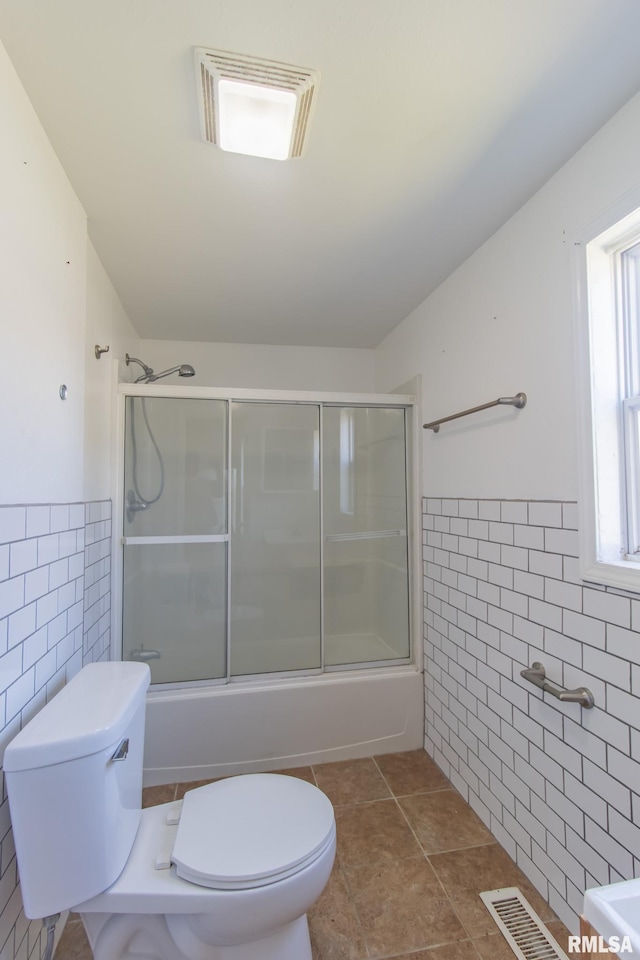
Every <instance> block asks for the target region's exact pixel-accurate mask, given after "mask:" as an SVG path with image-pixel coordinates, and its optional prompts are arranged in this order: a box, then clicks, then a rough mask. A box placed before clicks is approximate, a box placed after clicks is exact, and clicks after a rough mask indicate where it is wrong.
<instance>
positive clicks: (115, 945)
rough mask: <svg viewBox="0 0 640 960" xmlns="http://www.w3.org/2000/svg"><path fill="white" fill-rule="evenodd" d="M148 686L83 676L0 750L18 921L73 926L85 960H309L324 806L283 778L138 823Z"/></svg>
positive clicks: (244, 782)
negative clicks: (64, 921) (73, 922)
mask: <svg viewBox="0 0 640 960" xmlns="http://www.w3.org/2000/svg"><path fill="white" fill-rule="evenodd" d="M148 675H149V668H148V666H147V665H146V664H142V663H133V662H132V663H126V664H124V663H113V664H92V665H90V666H88V667H85V668H84V670H82V671H81V672H80V673H79V674H78V675H77V676H76V677H75V678H74V679H73V680H72V681H71V682H70V683H69V684H68V685H67V686H66V687H65V688H64V689H63V690H62V691H61V692H60V694H58V696H57V697H55V698H54V699H53V700H52V701H50V703H49V704H47V706H46V707H44V708H43V710H42V711H41V712H40V713H39V714H38V715H36V717H35V718H34V719H33V720H32V721H31V722H30V724H28V725H27V726H26V727H25V728H24V729H23V730H22V731H21V733H20V734H18V736H17V737H16V738H15V740H14V741H12V743H11V744H10V745H9V747H8V748H7V751H6V753H5V773H6V778H7V789H8V793H9V803H10V808H11V814H12V821H13V827H14V835H15V841H16V850H17V856H18V866H19V869H20V877H21V884H22V889H23V900H24V905H25V912H26V914H27V916H28V917H33V918H35V917H41V916H49V915H51V914H54V913H57V912H60V911H62V910H66V909H69V908H70V909H73V910H75V911H77V912H78V913H80V915H81V917H82V919H83V922H84V925H85V928H86V930H87V934H88V937H89V941H90V943H91V947H92V950H93V953H94V957H95V960H125V958H130V960H139V958H141V957H144V958H145V960H148V958H154V960H311V947H310V941H309V932H308V926H307V919H306V913H307V911H308V909H309V907H310V906H311V905H312V904H313V903H314V901H315V900H316V899H317V898H318V897H319V896H320V894H321V893H322V890H323V889H324V886H325V884H326V883H327V880H328V879H329V875H330V873H331V869H332V866H333V861H334V858H335V844H336V833H335V820H334V815H333V808H332V806H331V803H330V802H329V800H328V799H327V797H326V796H325V795H324V794H323V793H322V792H321V791H320V790H318V788H317V787H315V786H313V785H312V784H310V783H307V782H306V781H304V780H301V779H298V778H296V777H289V776H283V775H279V774H250V775H246V776H238V777H231V778H228V779H226V780H220V781H218V782H215V783H211V784H207V785H205V786H202V787H198V788H196V789H194V790H191V791H188V792H187V793H186V795H185V798H184V800H183V801H178V802H175V803H168V804H162V805H159V806H156V807H149V808H146V809H144V810H142V809H141V806H140V798H141V784H142V737H143V733H144V694H145V691H146V688H147V686H148V682H149V681H148ZM57 701H61V702H57ZM49 708H51V709H49ZM43 715H44V716H43Z"/></svg>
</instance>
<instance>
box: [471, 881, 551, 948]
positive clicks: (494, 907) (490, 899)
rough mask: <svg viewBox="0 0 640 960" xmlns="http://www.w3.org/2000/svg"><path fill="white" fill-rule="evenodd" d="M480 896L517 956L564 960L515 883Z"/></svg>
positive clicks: (549, 934) (487, 891)
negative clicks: (514, 885)
mask: <svg viewBox="0 0 640 960" xmlns="http://www.w3.org/2000/svg"><path fill="white" fill-rule="evenodd" d="M480 896H481V898H482V901H483V903H484V905H485V907H486V908H487V910H488V911H489V913H490V914H491V916H492V917H493V919H494V920H495V922H496V924H497V926H498V928H499V929H500V932H501V933H502V935H503V936H504V938H505V940H506V941H507V943H508V944H509V946H510V947H511V949H512V950H513V952H514V954H515V955H516V957H519V960H568V957H567V955H566V953H565V952H564V950H562V948H561V947H560V945H559V944H558V942H557V940H555V939H554V937H552V936H551V933H550V932H549V931H548V930H547V928H546V927H545V925H544V923H543V922H542V920H541V919H540V917H539V916H538V915H537V913H536V912H535V911H534V909H533V908H532V906H531V904H530V903H528V902H527V900H525V898H524V897H523V895H522V893H521V891H520V890H518V888H517V887H504V888H503V889H501V890H500V889H499V890H486V891H484V892H483V893H481V894H480Z"/></svg>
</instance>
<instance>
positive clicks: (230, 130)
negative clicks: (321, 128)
mask: <svg viewBox="0 0 640 960" xmlns="http://www.w3.org/2000/svg"><path fill="white" fill-rule="evenodd" d="M196 69H197V75H198V88H199V92H200V104H201V119H202V136H203V139H204V140H206V141H207V142H208V143H214V144H216V146H218V147H220V148H221V149H222V150H230V151H232V152H234V153H245V154H249V155H251V156H256V157H266V158H269V159H273V160H286V159H288V158H289V157H299V156H301V154H302V151H303V148H304V142H305V136H306V132H307V128H308V123H309V117H310V114H311V107H312V105H313V100H314V93H315V90H316V89H317V85H318V80H319V76H318V73H317V72H316V71H314V70H307V69H305V68H304V67H296V66H294V65H292V64H288V63H278V62H277V61H275V60H258V59H256V58H255V57H245V56H241V55H239V54H233V53H227V52H225V51H223V50H207V49H205V48H204V47H197V48H196Z"/></svg>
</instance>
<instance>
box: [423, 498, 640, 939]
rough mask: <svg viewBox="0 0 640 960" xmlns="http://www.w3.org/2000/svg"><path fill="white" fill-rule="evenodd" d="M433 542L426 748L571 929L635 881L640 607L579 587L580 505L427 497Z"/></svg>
mask: <svg viewBox="0 0 640 960" xmlns="http://www.w3.org/2000/svg"><path fill="white" fill-rule="evenodd" d="M423 531H424V532H423V543H424V548H423V549H424V571H425V576H424V622H425V670H426V675H425V686H426V739H425V746H426V749H427V751H428V752H429V753H430V754H431V755H432V756H433V757H434V758H435V759H436V760H437V762H438V763H439V764H440V766H441V767H442V768H443V770H444V771H445V772H446V773H447V775H448V776H449V777H450V779H451V781H452V782H453V784H454V785H455V786H456V788H457V789H458V790H459V791H460V792H461V793H462V794H463V796H464V797H465V798H466V799H467V800H468V802H469V803H470V805H471V806H472V807H473V808H474V809H475V810H476V812H477V813H478V815H479V816H480V817H481V818H482V819H483V821H484V822H485V823H486V824H487V826H488V827H489V828H490V829H491V831H492V832H493V834H494V835H495V837H496V838H497V839H498V841H499V842H500V843H501V844H502V845H503V846H504V847H505V849H506V850H507V851H508V852H509V853H510V854H511V856H512V857H513V858H514V859H515V860H516V861H517V863H518V864H519V866H520V867H521V868H522V869H523V870H524V872H525V873H526V874H527V876H528V877H529V878H530V879H531V881H532V882H533V883H534V885H535V886H536V887H537V888H538V889H539V890H540V892H541V893H542V894H543V896H545V897H546V898H547V899H548V901H549V903H550V904H551V906H552V907H553V909H554V910H555V911H556V913H557V914H558V915H559V916H560V917H561V918H562V919H563V920H564V921H565V923H566V924H567V925H568V926H570V927H571V928H572V930H574V931H575V932H577V916H578V914H579V912H580V910H581V906H582V896H583V892H584V890H585V888H586V887H588V886H595V885H600V884H606V883H613V882H616V881H618V880H621V879H627V878H629V877H632V876H638V875H640V670H639V669H638V664H640V632H638V631H640V600H638V599H637V598H635V596H634V595H632V594H624V593H622V592H621V591H615V592H614V591H609V590H605V589H604V588H602V587H598V586H597V585H587V584H583V583H582V582H580V580H579V577H578V574H577V562H576V557H577V540H578V536H577V511H576V507H575V504H573V503H559V502H525V501H499V500H451V499H436V498H433V499H432V498H430V499H425V500H424V502H423ZM535 660H539V661H541V662H542V663H543V664H544V665H545V668H546V670H547V675H548V676H549V679H551V680H552V681H554V682H556V683H558V684H560V685H562V686H566V687H576V686H583V685H584V686H587V687H589V688H590V689H591V690H592V692H593V693H594V696H595V698H596V706H595V708H594V709H592V710H583V709H582V708H581V707H580V706H578V705H575V704H563V703H561V702H560V701H559V700H557V699H555V698H553V697H551V696H549V695H548V694H543V693H542V692H541V691H540V690H538V689H536V688H535V687H534V686H532V685H531V684H529V683H527V682H526V681H524V680H523V679H522V677H521V676H520V671H521V670H522V669H523V667H525V666H526V665H528V664H531V663H533V661H535Z"/></svg>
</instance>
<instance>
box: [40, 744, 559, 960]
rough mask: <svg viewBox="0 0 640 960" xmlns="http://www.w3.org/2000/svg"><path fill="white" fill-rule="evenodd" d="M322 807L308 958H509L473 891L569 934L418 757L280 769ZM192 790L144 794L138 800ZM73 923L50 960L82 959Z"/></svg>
mask: <svg viewBox="0 0 640 960" xmlns="http://www.w3.org/2000/svg"><path fill="white" fill-rule="evenodd" d="M279 772H283V773H288V774H290V775H292V776H297V777H302V778H303V779H305V780H309V781H310V782H311V783H316V784H317V785H318V786H319V787H320V789H321V790H324V792H325V793H326V794H327V796H328V797H329V799H330V800H331V801H332V803H333V805H334V807H335V812H336V822H337V827H338V853H337V858H336V865H335V867H334V870H333V874H332V876H331V879H330V880H329V883H328V885H327V887H326V889H325V891H324V893H323V895H322V896H321V897H320V899H319V900H318V902H317V903H316V904H315V905H314V906H313V907H312V909H311V911H310V913H309V928H310V931H311V942H312V947H313V956H314V960H374V958H383V957H384V958H393V960H513V956H514V955H513V953H512V952H511V950H510V948H509V947H508V945H507V943H506V941H505V940H504V939H503V937H502V935H501V934H500V933H499V931H498V930H497V928H496V927H495V925H494V923H493V921H492V920H491V918H490V916H489V914H488V913H487V911H486V909H485V907H484V905H483V903H482V901H481V900H480V898H479V897H478V893H479V891H481V890H493V889H495V888H496V887H511V886H517V887H520V889H521V890H522V892H523V893H524V895H525V896H526V897H527V898H528V899H529V902H530V903H531V904H532V906H533V908H534V909H535V910H536V912H537V913H538V914H539V916H540V917H541V918H542V919H543V920H545V921H546V922H547V924H548V926H549V929H550V930H551V931H552V933H553V935H554V936H555V937H556V939H557V940H558V942H559V943H560V945H561V946H562V947H563V948H564V949H565V950H566V948H567V940H566V938H567V936H568V931H567V930H566V928H565V927H564V926H563V924H562V923H560V921H559V920H558V919H557V918H556V917H555V916H554V914H553V912H552V911H551V910H550V908H549V907H548V906H547V904H546V903H545V902H544V900H543V899H542V898H541V897H540V896H539V894H538V893H537V892H536V891H535V890H534V888H533V887H532V886H531V884H530V883H529V882H528V880H527V879H526V877H525V876H524V874H523V873H522V872H521V871H520V870H519V869H518V867H517V866H516V865H515V864H514V863H513V861H512V860H511V859H510V858H509V857H508V856H507V854H506V853H505V852H504V850H503V849H502V848H501V847H500V846H499V845H498V844H497V843H496V842H495V841H494V839H493V837H492V836H491V834H490V833H489V832H488V831H487V830H486V828H485V827H484V826H483V824H482V822H481V821H480V820H479V818H478V817H477V816H476V814H475V813H474V812H473V810H471V808H470V807H469V806H468V805H467V804H466V803H465V802H464V800H463V799H462V798H461V797H460V795H459V794H458V793H457V792H456V791H455V790H453V789H452V787H451V784H450V783H449V781H448V780H446V779H445V777H444V776H443V775H442V773H441V772H440V771H439V769H438V768H437V767H436V765H435V764H434V763H433V761H432V760H430V758H429V757H428V756H427V754H426V753H425V752H424V751H423V750H415V751H411V752H409V753H396V754H388V755H386V756H382V757H375V758H369V759H364V760H347V761H344V762H340V763H326V764H322V765H320V766H314V767H300V768H298V769H296V770H287V771H279ZM196 785H199V784H193V783H177V784H175V783H174V784H169V785H166V786H162V787H149V788H147V789H146V790H145V791H144V796H143V803H144V804H145V805H146V806H148V805H151V804H155V803H166V802H167V801H170V800H174V799H179V798H180V797H182V796H183V795H184V793H185V791H186V790H188V789H191V788H192V787H194V786H196ZM90 957H91V953H90V950H89V946H88V943H87V941H86V938H85V935H84V931H83V928H82V924H81V922H80V921H79V920H78V919H77V918H72V919H71V920H70V921H69V923H68V924H67V926H66V928H65V932H64V934H63V936H62V938H61V940H60V944H59V946H58V949H57V951H56V958H57V960H90Z"/></svg>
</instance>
